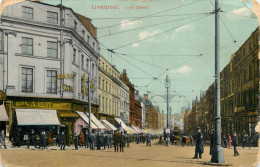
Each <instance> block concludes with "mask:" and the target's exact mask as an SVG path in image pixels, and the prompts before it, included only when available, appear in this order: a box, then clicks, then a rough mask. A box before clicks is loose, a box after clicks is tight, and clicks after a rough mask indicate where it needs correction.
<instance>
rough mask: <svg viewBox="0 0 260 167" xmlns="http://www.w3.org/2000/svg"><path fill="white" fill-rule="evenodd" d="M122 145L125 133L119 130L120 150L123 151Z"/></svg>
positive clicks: (123, 145) (123, 144)
mask: <svg viewBox="0 0 260 167" xmlns="http://www.w3.org/2000/svg"><path fill="white" fill-rule="evenodd" d="M124 147H125V135H124V133H123V132H121V135H120V152H124Z"/></svg>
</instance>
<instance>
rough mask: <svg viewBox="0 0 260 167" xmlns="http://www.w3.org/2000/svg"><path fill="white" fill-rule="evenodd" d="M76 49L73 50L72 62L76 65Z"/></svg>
mask: <svg viewBox="0 0 260 167" xmlns="http://www.w3.org/2000/svg"><path fill="white" fill-rule="evenodd" d="M76 54H77V52H76V49H73V60H72V63H74V64H76Z"/></svg>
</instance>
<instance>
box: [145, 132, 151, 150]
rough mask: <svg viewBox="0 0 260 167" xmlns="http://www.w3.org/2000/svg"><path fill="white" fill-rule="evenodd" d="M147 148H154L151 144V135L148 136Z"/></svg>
mask: <svg viewBox="0 0 260 167" xmlns="http://www.w3.org/2000/svg"><path fill="white" fill-rule="evenodd" d="M146 146H150V147H151V146H152V144H151V135H150V134H148V135H147V139H146Z"/></svg>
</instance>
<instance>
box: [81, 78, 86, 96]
mask: <svg viewBox="0 0 260 167" xmlns="http://www.w3.org/2000/svg"><path fill="white" fill-rule="evenodd" d="M86 82H87V78H86V75H85V74H83V75H82V86H81V92H82V95H83V96H86V95H87V85H86Z"/></svg>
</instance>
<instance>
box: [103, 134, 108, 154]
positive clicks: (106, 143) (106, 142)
mask: <svg viewBox="0 0 260 167" xmlns="http://www.w3.org/2000/svg"><path fill="white" fill-rule="evenodd" d="M103 145H104V150H105V149H106V146H108V145H109V144H108V134H105V135H104V144H103ZM108 148H109V147H108Z"/></svg>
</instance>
